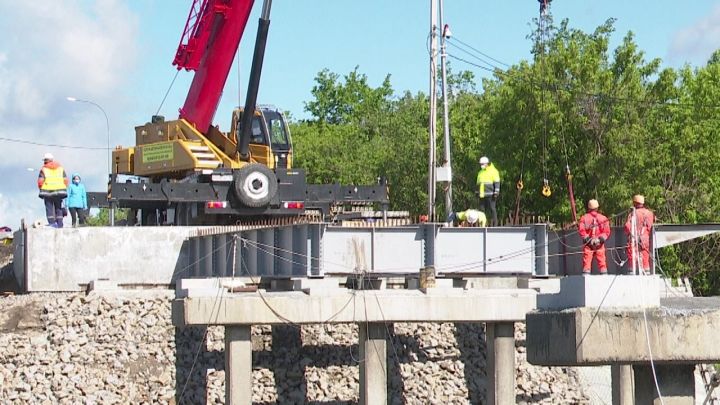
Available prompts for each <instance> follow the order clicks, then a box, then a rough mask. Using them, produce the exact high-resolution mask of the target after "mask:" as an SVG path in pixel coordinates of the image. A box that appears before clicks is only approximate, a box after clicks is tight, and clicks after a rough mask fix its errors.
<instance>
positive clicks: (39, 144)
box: [0, 137, 109, 150]
mask: <svg viewBox="0 0 720 405" xmlns="http://www.w3.org/2000/svg"><path fill="white" fill-rule="evenodd" d="M0 141H5V142H14V143H22V144H27V145H35V146H50V147H53V148H66V149H83V150H109V148H107V147H92V146H74V145H58V144H52V143H41V142H33V141H26V140H24V139H13V138H4V137H0Z"/></svg>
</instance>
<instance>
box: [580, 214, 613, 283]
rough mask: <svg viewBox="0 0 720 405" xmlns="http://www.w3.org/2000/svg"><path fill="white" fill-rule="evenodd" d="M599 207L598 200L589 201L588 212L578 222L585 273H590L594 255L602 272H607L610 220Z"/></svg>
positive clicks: (583, 270)
mask: <svg viewBox="0 0 720 405" xmlns="http://www.w3.org/2000/svg"><path fill="white" fill-rule="evenodd" d="M598 208H600V204H599V203H598V201H597V200H590V201H588V204H587V209H588V210H587V213H585V215H583V216H582V217H580V221H579V222H578V232H579V233H580V237H581V238H582V241H583V259H582V272H583V274H590V270H591V269H592V260H593V257H594V258H596V259H597V263H598V270H599V271H600V274H607V260H606V259H605V241H606V240H608V238H609V237H610V222H609V221H608V219H607V217H606V216H605V215H603V214H601V213H600V212H598Z"/></svg>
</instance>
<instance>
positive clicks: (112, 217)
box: [66, 97, 115, 226]
mask: <svg viewBox="0 0 720 405" xmlns="http://www.w3.org/2000/svg"><path fill="white" fill-rule="evenodd" d="M66 99H67V101H72V102H78V103H86V104H91V105H94V106H95V107H97V108H98V109H99V110H100V111H101V112H102V113H103V116H105V128H106V129H107V156H106V158H107V170H108V171H107V172H108V176H110V177H109V179H110V180H109V181H112V166H110V160H111V158H110V155H111V154H112V150H111V149H110V120H108V116H107V113H106V112H105V109H104V108H102V107H101V106H100V104H98V103H96V102H94V101H91V100H83V99H80V98H75V97H66ZM114 225H115V207H113V204H112V202H110V226H114Z"/></svg>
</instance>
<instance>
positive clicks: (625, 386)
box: [610, 364, 635, 405]
mask: <svg viewBox="0 0 720 405" xmlns="http://www.w3.org/2000/svg"><path fill="white" fill-rule="evenodd" d="M610 374H611V376H612V403H613V405H635V398H634V393H635V388H634V383H635V382H634V381H633V369H632V366H631V365H624V364H613V365H611V366H610Z"/></svg>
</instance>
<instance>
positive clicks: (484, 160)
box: [480, 156, 490, 165]
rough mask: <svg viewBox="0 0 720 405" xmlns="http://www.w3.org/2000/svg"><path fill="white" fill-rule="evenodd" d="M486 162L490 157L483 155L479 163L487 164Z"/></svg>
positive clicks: (488, 161)
mask: <svg viewBox="0 0 720 405" xmlns="http://www.w3.org/2000/svg"><path fill="white" fill-rule="evenodd" d="M488 163H490V159H488V158H487V156H483V157H481V158H480V164H481V165H486V164H488Z"/></svg>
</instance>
